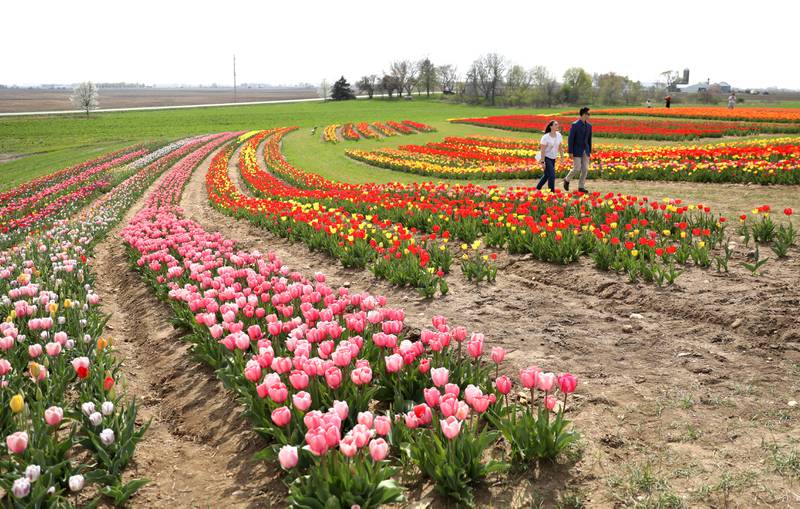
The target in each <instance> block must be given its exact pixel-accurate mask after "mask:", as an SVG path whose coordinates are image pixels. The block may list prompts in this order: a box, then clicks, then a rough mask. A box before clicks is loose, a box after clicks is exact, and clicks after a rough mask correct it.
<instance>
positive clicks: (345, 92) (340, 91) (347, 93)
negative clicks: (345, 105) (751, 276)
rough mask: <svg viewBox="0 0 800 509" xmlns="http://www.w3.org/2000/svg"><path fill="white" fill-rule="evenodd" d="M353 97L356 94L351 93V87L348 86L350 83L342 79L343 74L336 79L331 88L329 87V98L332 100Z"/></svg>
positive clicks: (344, 99) (343, 99)
mask: <svg viewBox="0 0 800 509" xmlns="http://www.w3.org/2000/svg"><path fill="white" fill-rule="evenodd" d="M355 98H356V94H354V93H353V89H352V88H350V83H348V82H347V80H346V79H344V76H342V77H341V78H339V79H338V80H336V83H334V84H333V88H332V89H331V99H333V100H334V101H346V100H348V99H355Z"/></svg>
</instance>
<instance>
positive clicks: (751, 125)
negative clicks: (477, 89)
mask: <svg viewBox="0 0 800 509" xmlns="http://www.w3.org/2000/svg"><path fill="white" fill-rule="evenodd" d="M592 113H595V112H594V111H593V112H592ZM551 120H558V122H559V123H560V124H561V127H562V128H563V130H564V133H565V134H566V133H568V132H569V128H570V125H571V124H572V122H574V121H575V117H574V116H558V115H556V116H553V115H502V116H494V117H482V118H458V119H452V120H450V121H451V122H454V123H459V124H472V125H477V126H480V127H492V128H495V129H504V130H507V131H527V132H534V133H542V132H544V128H545V126H546V125H547V123H548V122H550V121H551ZM591 124H592V134H593V135H595V136H597V137H611V138H631V139H638V140H644V139H650V140H694V139H697V138H719V137H722V136H745V135H750V134H761V133H798V132H800V124H798V125H792V124H765V123H762V122H739V123H736V122H718V121H706V120H703V121H691V120H681V121H675V120H665V119H647V120H639V119H631V118H611V117H600V116H598V117H596V118H592V120H591Z"/></svg>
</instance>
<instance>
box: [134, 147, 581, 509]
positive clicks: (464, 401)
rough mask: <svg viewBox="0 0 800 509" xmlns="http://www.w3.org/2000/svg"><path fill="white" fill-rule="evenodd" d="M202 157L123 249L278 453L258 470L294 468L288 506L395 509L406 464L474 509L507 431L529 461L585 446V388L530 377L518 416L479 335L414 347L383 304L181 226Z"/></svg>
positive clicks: (140, 219) (419, 339)
mask: <svg viewBox="0 0 800 509" xmlns="http://www.w3.org/2000/svg"><path fill="white" fill-rule="evenodd" d="M256 136H258V135H256ZM252 139H253V140H257V137H254V138H252ZM253 143H256V142H255V141H254V142H253ZM231 148H232V147H231ZM230 150H231V149H230V148H229V149H228V150H226V151H225V152H223V153H229V152H230ZM207 154H208V150H206V148H203V149H201V150H199V151H197V152H196V153H195V154H193V155H192V156H191V157H189V158H186V159H185V160H184V161H182V162H181V163H180V164H178V165H176V166H175V167H174V168H173V170H172V171H171V172H170V174H169V175H168V176H167V177H166V178H165V180H164V182H163V184H162V185H161V186H160V187H159V188H158V189H156V190H154V191H153V192H152V194H151V195H150V196H149V197H148V201H147V207H146V208H145V209H143V210H142V211H141V212H140V213H139V214H137V215H136V216H135V217H134V218H133V220H132V221H131V223H130V224H129V225H128V227H126V228H125V229H124V231H123V238H124V240H125V242H126V243H127V244H128V246H129V248H130V252H131V259H132V262H133V264H134V265H135V266H136V267H137V268H138V270H139V271H140V272H141V273H142V275H143V277H144V278H145V279H146V280H147V281H148V282H149V283H150V284H151V286H152V287H153V288H154V290H155V291H156V293H157V294H158V295H160V296H161V297H163V298H166V299H168V300H169V301H170V302H171V303H172V307H173V310H174V311H175V313H176V315H177V317H178V318H179V320H180V322H181V323H182V324H183V325H184V326H185V327H186V328H188V329H190V330H191V331H192V335H191V336H190V340H191V341H192V342H193V343H195V345H196V346H195V353H197V354H198V355H199V356H200V357H201V358H203V359H204V360H205V361H206V362H208V363H209V364H210V365H211V366H213V367H214V368H215V369H216V372H217V373H218V374H219V376H220V377H221V378H222V380H223V381H224V382H225V384H226V386H227V387H228V388H230V389H231V390H233V391H235V393H236V394H237V396H238V397H239V400H240V401H241V402H242V404H244V405H245V406H246V408H247V411H248V412H247V415H248V417H249V418H250V419H251V420H252V422H253V423H254V429H255V430H256V431H258V432H259V433H260V434H261V435H262V436H263V437H264V438H265V439H266V440H267V441H268V442H269V443H270V444H271V446H270V447H269V448H267V449H265V450H264V451H263V452H262V454H261V455H260V457H261V458H264V459H267V458H268V459H273V460H276V459H277V461H278V462H279V463H280V465H281V466H282V467H283V468H284V469H286V470H287V475H289V479H290V481H291V485H290V492H289V496H290V502H291V503H293V504H298V505H308V506H314V507H316V506H318V505H319V506H325V505H327V506H336V507H339V506H341V505H342V504H343V505H344V506H351V505H354V504H358V505H360V506H362V507H376V506H378V505H381V504H383V503H387V502H398V501H400V500H402V490H401V488H400V487H399V486H398V485H397V484H396V482H395V480H394V477H395V474H396V467H395V465H397V464H398V462H399V461H400V456H401V454H403V453H402V452H401V451H404V450H405V451H407V453H405V454H407V458H408V461H410V462H411V463H412V464H414V465H416V468H418V469H419V471H420V472H422V473H423V474H424V475H426V476H428V477H429V478H431V479H432V480H433V481H434V482H436V486H437V489H439V490H440V491H441V492H442V493H443V494H444V495H446V496H449V497H452V498H453V499H455V500H456V501H459V502H461V503H465V504H470V503H471V502H472V497H471V490H472V487H473V486H475V485H477V484H479V483H480V482H481V481H482V480H484V479H485V478H486V477H487V476H489V475H490V474H491V473H492V472H496V471H499V470H502V469H503V468H506V465H505V464H504V463H502V462H496V461H488V462H487V461H486V460H484V454H483V453H484V451H485V450H486V449H487V448H489V447H491V446H492V444H493V443H494V441H496V440H497V439H499V437H500V434H501V433H502V435H503V436H505V437H507V438H506V440H508V441H509V443H510V445H511V448H512V450H513V451H514V455H515V456H514V457H515V458H520V459H521V460H522V461H527V462H535V461H538V460H543V459H549V458H552V457H555V456H556V455H558V454H559V453H560V452H562V451H563V450H564V448H565V447H567V446H568V445H569V443H570V442H571V441H573V440H574V439H575V434H574V433H573V432H572V431H571V430H570V429H569V425H568V423H567V422H566V421H565V419H564V411H565V409H566V407H565V406H564V402H566V398H567V395H568V394H570V393H572V392H573V391H574V390H575V387H576V383H577V379H576V378H575V377H574V376H572V375H570V374H568V373H567V374H562V375H560V376H556V375H555V374H553V373H543V372H541V371H540V370H539V369H537V368H533V367H532V368H530V369H527V370H525V371H524V372H523V373H521V374H520V380H519V382H518V383H520V384H521V385H522V386H523V387H525V388H527V389H529V390H530V391H531V394H532V396H534V401H535V402H534V403H533V404H532V406H528V405H520V404H518V403H516V402H514V401H513V400H511V399H510V398H508V394H509V393H510V391H511V387H512V384H513V383H514V382H512V381H511V379H509V378H508V377H506V376H502V377H498V376H497V369H496V366H497V365H498V364H499V363H501V362H502V361H503V357H504V355H505V352H504V351H503V350H502V349H492V351H491V355H489V354H488V353H487V352H485V346H484V344H485V339H484V337H483V335H482V334H480V333H472V334H470V333H469V332H468V331H467V330H466V329H465V328H463V327H457V326H456V327H454V326H451V325H449V324H448V323H447V320H446V319H445V318H444V317H433V319H432V324H433V328H426V329H424V330H422V331H421V333H420V335H419V336H414V335H412V334H411V331H410V329H409V328H408V327H407V326H406V325H405V323H404V322H405V313H404V312H403V311H402V310H401V309H397V308H391V307H387V302H386V299H385V298H383V297H380V296H373V295H368V294H357V293H351V292H350V291H348V290H347V289H346V288H339V289H334V288H331V287H330V286H328V285H327V284H326V279H325V276H324V275H322V274H319V273H318V274H316V275H315V276H314V278H313V279H308V278H306V277H304V276H303V275H301V274H300V273H297V272H293V271H291V270H290V269H289V268H288V267H286V266H284V265H283V264H282V263H281V262H280V260H279V259H277V258H276V257H275V256H274V255H272V254H267V255H264V254H262V253H259V252H257V251H243V250H239V249H237V248H236V245H235V242H234V241H233V240H230V239H227V238H225V237H224V236H222V235H221V234H219V233H210V232H206V231H205V230H203V228H202V227H201V226H200V225H198V224H197V223H195V222H194V221H191V220H188V219H186V218H184V217H182V214H181V212H180V209H178V208H177V202H178V199H179V196H180V193H181V190H182V189H183V187H184V185H185V183H186V182H187V181H188V179H189V177H190V175H191V172H192V171H193V169H194V168H195V167H196V166H197V164H198V163H199V162H200V161H201V160H202V159H203V158H204V157H205V156H206V155H207ZM537 390H538V391H539V392H540V393H541V397H538V396H539V395H537V393H536V391H537ZM559 391H560V393H561V395H563V398H561V397H556V394H557V392H559ZM487 426H489V427H491V428H496V429H497V430H499V431H490V430H489V429H488V428H487ZM526 433H527V434H526ZM523 436H527V437H530V438H529V439H527V440H526V439H524V438H522V437H523ZM443 441H446V442H448V443H449V445H448V447H446V448H445V447H443V443H442V442H443ZM436 444H438V446H437V445H436ZM443 464H449V465H450V467H448V468H442V465H443ZM464 469H466V470H467V471H468V472H469V475H467V476H466V477H465V476H464V475H463V471H464Z"/></svg>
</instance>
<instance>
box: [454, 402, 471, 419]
mask: <svg viewBox="0 0 800 509" xmlns="http://www.w3.org/2000/svg"><path fill="white" fill-rule="evenodd" d="M455 417H456V419H458V420H459V421H463V420H464V419H466V418H467V417H469V405H468V404H467V402H466V401H459V402H458V407H457V408H456V413H455Z"/></svg>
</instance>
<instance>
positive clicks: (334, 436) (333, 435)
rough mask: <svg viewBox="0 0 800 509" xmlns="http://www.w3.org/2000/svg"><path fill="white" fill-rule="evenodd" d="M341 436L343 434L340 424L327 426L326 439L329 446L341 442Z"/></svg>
mask: <svg viewBox="0 0 800 509" xmlns="http://www.w3.org/2000/svg"><path fill="white" fill-rule="evenodd" d="M341 436H342V434H341V431H340V430H339V427H338V426H334V425H332V424H331V425H328V426H327V427H326V428H325V441H326V442H327V444H328V447H335V446H337V445H338V444H339V440H340V439H341Z"/></svg>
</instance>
